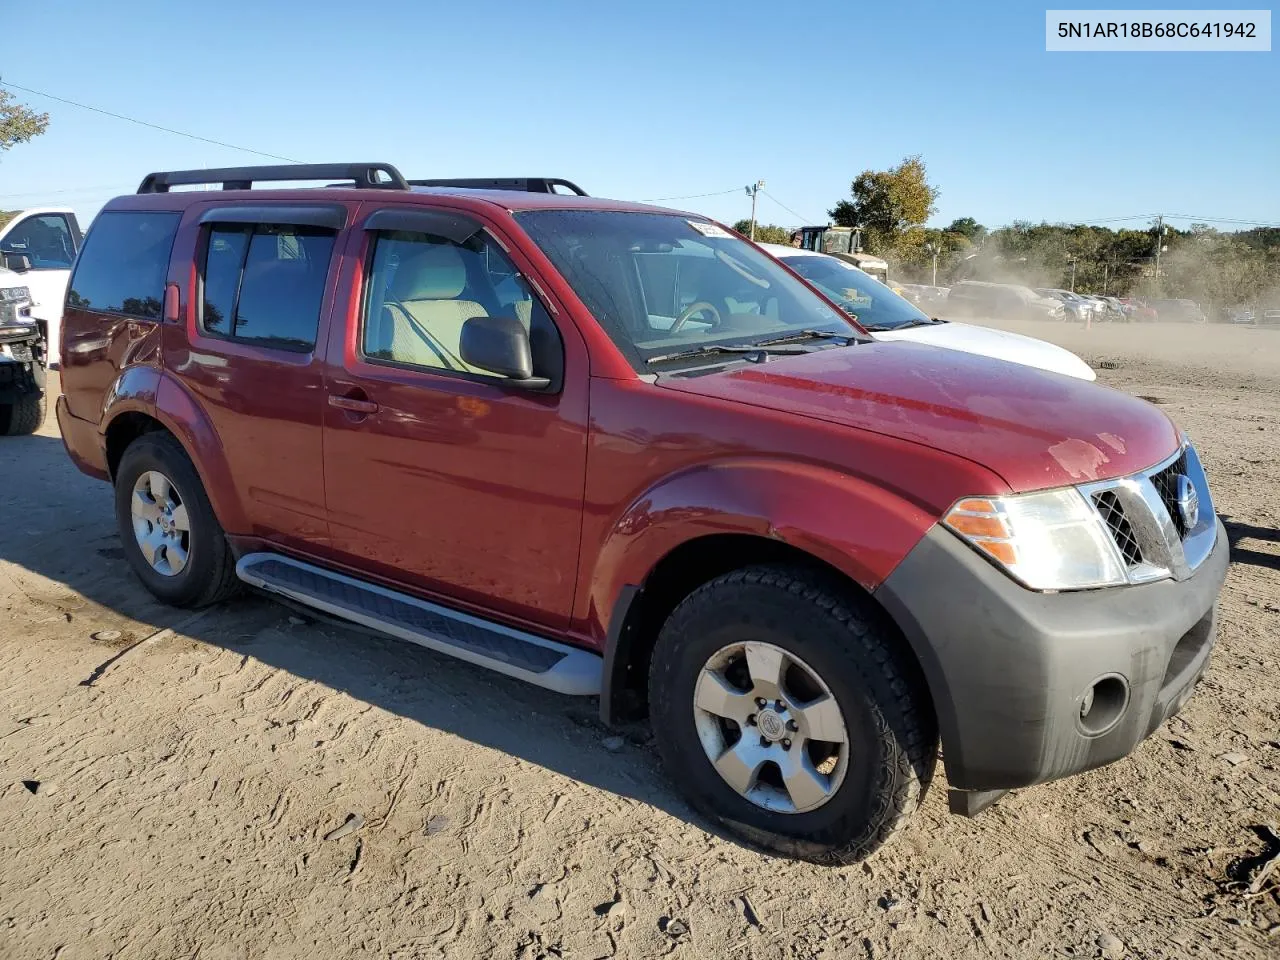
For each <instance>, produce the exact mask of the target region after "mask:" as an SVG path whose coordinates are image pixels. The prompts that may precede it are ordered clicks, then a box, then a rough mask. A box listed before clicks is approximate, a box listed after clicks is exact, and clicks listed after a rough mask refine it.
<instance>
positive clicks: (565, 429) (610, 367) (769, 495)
mask: <svg viewBox="0 0 1280 960" xmlns="http://www.w3.org/2000/svg"><path fill="white" fill-rule="evenodd" d="M212 196H213V199H211V198H210V195H209V194H200V193H172V194H158V195H141V196H131V197H125V198H120V199H118V200H115V201H112V203H111V204H109V205H108V206H107V208H106V209H107V210H108V211H113V210H126V209H131V210H142V209H149V210H175V211H182V212H183V214H184V215H183V219H182V223H181V225H180V227H179V230H178V235H177V239H176V241H175V244H174V248H173V255H172V261H171V263H170V268H169V274H168V277H167V280H168V283H169V284H172V285H173V287H172V289H175V290H176V294H175V293H170V292H168V290H166V295H165V300H166V312H168V313H170V314H171V315H172V314H173V313H174V311H173V310H172V309H169V307H171V306H172V304H170V302H169V301H170V298H172V297H175V296H176V299H177V309H176V315H177V317H178V320H177V321H176V322H167V323H158V322H149V321H135V320H128V319H125V318H121V317H117V316H110V315H103V314H94V313H89V312H86V311H83V310H77V309H69V310H68V311H67V313H66V321H65V323H64V331H65V334H64V346H63V365H64V373H63V389H64V391H65V394H66V396H65V399H64V400H62V401H60V402H59V405H58V416H59V422H60V424H61V425H62V428H63V435H64V438H65V441H66V444H67V447H68V450H69V451H70V453H71V455H72V457H73V459H74V460H75V462H76V463H77V465H78V466H80V468H81V469H83V470H85V471H86V472H88V473H91V474H93V475H95V476H102V475H104V473H105V456H104V453H103V443H104V441H103V437H104V435H105V432H106V430H107V429H108V427H109V426H110V424H111V422H112V420H113V418H115V417H116V416H118V415H120V414H121V413H123V412H127V411H134V412H146V413H149V415H151V416H154V417H155V418H156V419H158V420H159V421H160V422H161V423H162V424H164V425H165V426H166V427H167V428H168V429H169V430H171V431H172V432H173V433H174V435H175V436H177V437H178V439H179V440H180V441H181V442H182V444H183V445H184V447H185V448H186V450H187V451H188V453H189V454H190V455H191V457H192V460H193V461H194V462H195V464H196V466H197V469H198V470H199V471H200V474H201V477H202V478H203V479H204V482H205V485H206V487H207V488H208V492H209V496H210V500H211V502H212V503H213V505H214V509H215V511H216V513H217V514H218V517H219V519H220V521H221V523H222V524H223V526H224V527H225V528H226V530H227V532H228V534H229V535H230V536H231V538H232V541H233V542H234V543H236V544H237V545H238V546H239V547H242V548H253V549H261V548H264V547H267V548H276V549H281V550H285V551H287V552H291V553H295V554H299V555H305V556H309V557H312V558H315V559H317V560H319V561H321V562H325V563H329V564H332V565H334V566H335V567H338V568H341V569H343V570H345V571H347V572H352V573H355V574H357V575H363V576H367V577H369V578H370V579H373V580H376V581H378V582H381V583H384V584H389V585H393V586H398V587H399V588H401V589H405V590H409V591H411V592H415V593H418V594H420V595H424V596H428V597H434V598H437V599H439V598H443V599H445V600H447V601H449V602H452V603H454V604H456V605H458V606H460V607H463V608H465V609H467V610H469V611H472V612H477V613H481V614H485V615H489V616H492V617H495V618H497V619H500V620H504V621H507V622H511V623H516V624H522V625H529V626H532V627H534V628H536V629H539V630H541V631H543V632H545V633H547V634H551V635H557V636H561V637H565V638H568V639H570V640H572V641H575V642H579V643H584V644H588V645H598V644H599V643H601V642H602V640H603V637H604V635H605V631H606V627H607V622H608V618H609V616H610V612H611V610H612V608H613V604H614V601H615V599H616V597H617V596H618V593H619V591H620V589H621V588H622V587H623V586H624V585H626V584H636V583H640V582H642V581H643V580H644V578H645V576H646V575H647V574H648V572H649V571H650V570H651V569H652V568H653V566H654V565H655V564H656V563H658V562H659V561H660V560H661V559H662V558H663V557H664V556H666V555H667V554H668V553H669V552H670V551H671V550H673V549H675V548H676V547H677V546H679V545H680V544H682V543H685V542H687V541H688V540H690V539H691V538H695V537H699V536H703V535H707V534H717V533H726V532H733V533H741V534H747V535H752V536H759V537H769V538H774V539H777V540H781V541H784V542H786V543H788V544H791V545H793V546H795V547H796V548H798V549H801V550H804V551H806V552H808V553H810V554H812V555H814V556H816V557H819V558H821V559H823V560H825V561H826V562H828V563H830V564H832V565H833V566H835V567H837V568H839V569H841V570H843V571H845V572H846V573H847V574H848V575H849V576H850V577H851V578H853V579H854V580H856V581H858V582H859V583H862V584H864V585H865V586H867V587H868V588H874V587H875V586H876V585H877V584H878V583H880V582H881V581H882V580H883V579H884V578H885V577H886V576H887V575H888V574H889V573H890V572H891V571H892V570H893V569H894V567H895V566H896V565H897V563H898V562H899V561H900V560H901V559H902V557H903V556H904V555H905V554H906V553H907V552H908V551H909V550H910V549H911V548H912V546H914V544H915V543H916V542H917V541H918V540H919V538H920V536H921V535H922V534H923V532H924V531H925V530H927V529H928V528H929V527H930V526H931V525H932V524H933V523H934V522H935V521H936V520H937V518H938V517H939V516H940V515H941V514H942V513H943V512H944V511H945V510H946V509H947V507H949V506H950V505H951V504H952V503H953V502H954V501H955V500H957V499H959V498H960V497H962V496H966V495H982V494H999V493H1006V492H1008V491H1009V490H1011V489H1012V490H1019V491H1020V490H1030V489H1037V488H1043V487H1049V486H1056V485H1061V484H1066V483H1071V482H1075V481H1078V480H1080V479H1082V476H1080V474H1082V473H1083V474H1085V475H1089V474H1093V475H1096V476H1097V477H1110V476H1117V475H1121V474H1125V473H1131V472H1134V471H1136V470H1138V469H1141V468H1144V467H1148V466H1150V465H1152V464H1153V463H1156V462H1158V461H1159V460H1161V459H1163V458H1164V457H1165V456H1167V455H1168V454H1170V453H1171V452H1172V451H1173V450H1174V449H1175V447H1176V435H1175V431H1174V428H1173V426H1172V425H1171V424H1170V423H1169V421H1168V419H1167V418H1165V417H1164V416H1163V415H1162V414H1161V413H1159V412H1158V411H1156V410H1155V409H1154V408H1152V407H1150V406H1148V405H1146V404H1144V403H1142V402H1140V401H1137V400H1134V399H1132V398H1128V397H1125V396H1123V395H1121V394H1118V393H1115V392H1113V391H1109V390H1106V389H1104V388H1100V387H1097V386H1095V385H1092V384H1086V383H1084V382H1082V381H1077V380H1073V379H1070V378H1066V377H1058V376H1054V375H1052V374H1047V373H1041V372H1039V371H1035V370H1032V369H1030V368H1027V367H1021V366H1014V365H1011V364H1001V363H996V362H994V361H987V360H984V359H983V358H979V357H974V356H971V355H968V354H963V353H957V352H951V351H944V350H939V349H935V348H929V347H924V346H919V345H914V344H908V343H876V344H867V345H861V346H851V347H847V348H841V349H832V350H824V351H821V352H817V353H813V354H810V355H807V356H803V357H786V358H779V359H776V360H773V361H771V362H768V363H765V364H752V365H744V366H736V367H730V368H728V370H727V372H724V373H719V374H712V375H707V376H701V377H695V378H686V379H677V378H671V377H665V378H662V379H661V380H659V381H658V382H656V383H655V382H652V381H651V380H649V379H645V378H642V377H640V376H638V375H637V374H636V373H635V372H634V370H633V369H632V368H631V366H630V365H629V364H628V363H627V361H626V360H625V358H624V357H623V356H622V355H621V354H620V353H619V351H618V350H617V349H616V348H615V347H614V345H613V343H612V341H611V340H610V339H609V338H608V336H607V335H606V334H605V333H604V331H603V330H602V329H601V328H600V326H599V325H598V324H597V323H596V322H595V320H594V318H592V317H591V316H590V314H589V313H588V312H587V310H586V309H585V307H584V306H583V305H582V303H581V302H580V301H579V300H578V299H577V297H576V296H575V295H574V293H573V291H572V290H571V289H570V288H569V286H568V285H567V284H566V283H565V282H564V280H563V279H562V278H561V277H560V276H559V275H558V274H557V273H556V272H555V270H554V269H553V268H552V267H551V265H550V263H549V262H548V261H547V259H546V258H545V257H544V256H543V255H542V253H541V251H539V250H538V249H537V248H536V247H535V246H534V245H533V244H532V242H531V241H530V240H529V239H528V238H527V237H526V236H525V235H524V233H523V232H522V231H521V230H520V228H519V226H518V224H517V222H516V221H515V219H514V218H513V216H512V212H513V211H517V210H522V209H533V208H538V207H553V206H555V207H563V206H566V205H572V206H582V207H588V208H592V209H628V208H631V207H632V206H634V205H629V204H618V203H614V202H612V201H604V200H582V199H578V198H572V199H570V198H565V197H552V196H546V195H538V194H527V195H526V194H513V193H488V194H486V193H481V192H476V193H469V194H467V195H465V196H454V195H450V194H449V193H448V192H447V191H437V192H430V193H412V194H403V193H393V192H391V191H387V192H377V193H373V192H370V191H355V190H323V191H307V192H306V195H305V199H306V200H308V201H310V200H316V201H325V202H339V203H342V204H344V205H345V206H346V207H347V210H348V223H349V224H350V225H349V226H348V227H347V229H346V230H345V231H344V232H343V234H342V235H340V236H339V238H338V241H337V244H336V246H335V255H334V259H333V264H332V266H331V269H330V274H329V278H328V281H327V286H326V290H325V298H324V304H325V308H324V311H323V315H322V318H321V324H320V329H319V334H318V340H317V345H316V349H315V351H314V352H313V353H309V354H297V353H286V352H282V351H276V350H266V349H260V348H257V347H253V346H249V345H246V344H241V343H232V342H229V341H226V340H222V339H219V338H214V337H210V336H208V335H206V334H204V333H203V332H202V331H201V330H199V329H198V327H197V324H196V306H195V302H194V290H195V283H196V260H197V256H198V247H199V239H200V229H201V228H200V226H199V224H198V220H199V216H200V214H201V212H202V211H203V210H205V209H207V208H208V207H209V206H210V205H211V204H214V203H219V202H225V201H227V200H241V201H243V200H244V199H245V198H246V195H245V194H241V193H235V192H227V193H221V194H215V195H212ZM251 198H252V201H253V203H255V204H269V203H272V202H285V203H290V204H297V203H298V202H299V193H298V192H297V191H271V190H263V191H257V190H255V191H253V192H252V195H251ZM394 205H410V206H430V207H437V208H447V209H450V210H455V211H460V212H465V213H467V214H468V215H469V216H471V217H473V218H475V219H477V220H479V221H481V222H482V223H484V224H485V225H486V227H487V229H488V230H489V232H490V233H491V234H492V235H494V236H495V237H497V238H498V239H499V241H500V242H501V243H502V245H503V246H504V247H506V248H507V249H508V251H509V253H510V256H511V258H512V259H513V260H514V261H515V263H516V264H517V266H518V267H519V268H520V270H521V272H522V273H523V274H524V275H525V276H526V277H527V278H528V279H529V280H530V281H531V283H532V284H533V285H534V286H535V287H536V289H537V290H538V291H539V292H540V293H541V294H542V296H543V298H544V300H545V301H546V305H547V307H548V309H549V310H550V312H551V315H552V318H553V319H554V320H555V322H556V324H557V326H558V327H559V330H560V333H561V336H562V338H563V341H564V349H565V375H564V387H563V390H562V391H561V392H560V393H559V394H557V395H547V394H537V393H530V392H523V391H519V390H515V389H510V388H506V387H503V386H500V385H498V384H496V383H493V382H482V381H473V380H466V379H462V378H458V377H452V376H445V375H439V374H436V373H431V372H426V371H422V370H413V369H409V368H405V367H397V366H391V365H386V364H377V363H371V362H369V361H366V360H364V359H363V358H362V357H361V356H360V354H359V351H358V350H357V329H358V327H357V323H358V316H359V313H360V310H361V303H362V289H361V284H362V280H363V265H364V262H365V258H366V254H367V235H366V233H365V231H364V230H363V229H362V224H363V218H364V217H366V216H367V215H368V214H369V213H370V212H372V211H374V210H376V209H382V208H384V207H387V206H394ZM637 209H644V210H647V211H652V210H653V208H651V207H639V208H637ZM1089 478H1090V479H1092V478H1093V477H1092V476H1090V477H1089Z"/></svg>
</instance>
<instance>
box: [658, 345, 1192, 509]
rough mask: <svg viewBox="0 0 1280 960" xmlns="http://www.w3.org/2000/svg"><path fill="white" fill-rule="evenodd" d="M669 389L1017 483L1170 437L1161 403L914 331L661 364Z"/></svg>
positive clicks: (1034, 482)
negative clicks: (814, 423)
mask: <svg viewBox="0 0 1280 960" xmlns="http://www.w3.org/2000/svg"><path fill="white" fill-rule="evenodd" d="M659 383H660V384H661V385H662V386H664V387H666V388H668V389H672V390H680V391H684V392H687V393H693V394H699V395H702V396H706V397H713V398H718V399H722V400H729V401H733V402H735V403H745V404H752V405H755V406H759V407H767V408H770V409H773V410H777V411H780V412H783V413H791V414H795V415H798V416H805V417H813V418H814V419H818V420H826V421H829V422H831V423H838V424H842V425H844V426H848V427H852V428H855V429H858V430H867V431H872V432H875V433H880V434H885V435H887V436H892V437H898V438H901V439H903V440H911V441H914V442H916V443H920V444H924V445H926V446H929V447H932V448H934V449H936V450H942V451H944V452H947V453H951V454H954V455H956V456H960V457H965V458H966V459H968V460H971V461H974V462H975V463H978V464H981V465H982V466H984V467H986V468H987V469H989V470H991V471H993V472H995V473H996V474H998V475H999V476H1000V477H1001V478H1002V479H1003V480H1004V481H1005V482H1006V483H1007V484H1008V485H1009V487H1010V489H1012V490H1014V491H1018V492H1021V491H1025V490H1040V489H1044V488H1047V487H1058V486H1065V485H1067V484H1073V483H1085V482H1090V481H1094V480H1106V479H1110V478H1112V477H1120V476H1126V475H1128V474H1131V473H1136V472H1138V471H1139V470H1143V469H1145V468H1147V467H1150V466H1152V465H1153V464H1156V463H1158V462H1160V461H1161V460H1163V459H1165V458H1166V457H1168V456H1169V455H1171V454H1172V453H1173V452H1174V451H1176V450H1177V448H1178V432H1177V430H1176V429H1175V428H1174V426H1173V424H1172V423H1171V422H1170V421H1169V418H1168V417H1166V416H1165V415H1164V414H1163V413H1161V412H1160V411H1159V410H1157V409H1156V408H1155V407H1153V406H1152V405H1151V404H1149V403H1147V402H1146V401H1145V400H1139V399H1137V398H1136V397H1131V396H1129V395H1128V394H1124V393H1119V392H1118V391H1115V390H1111V389H1109V388H1107V387H1101V386H1098V385H1097V384H1093V383H1087V382H1085V381H1083V380H1079V379H1075V378H1073V377H1064V376H1060V375H1058V374H1054V373H1047V372H1045V371H1042V370H1038V369H1035V368H1033V367H1028V366H1024V365H1020V364H1012V363H1004V362H1002V361H999V360H992V359H990V358H988V357H980V356H977V355H974V354H971V353H964V352H961V351H959V350H946V349H941V348H938V347H934V346H929V345H926V344H921V343H911V342H909V341H901V342H897V343H885V342H877V343H864V344H861V345H857V346H849V347H836V348H828V349H823V350H816V351H814V352H813V353H808V354H803V355H800V356H788V357H780V358H776V359H773V360H770V361H769V362H767V363H761V364H739V365H735V366H732V367H730V368H728V369H726V370H724V371H723V372H720V373H713V374H704V375H702V376H691V377H678V376H675V377H673V376H666V377H662V378H661V379H660V380H659Z"/></svg>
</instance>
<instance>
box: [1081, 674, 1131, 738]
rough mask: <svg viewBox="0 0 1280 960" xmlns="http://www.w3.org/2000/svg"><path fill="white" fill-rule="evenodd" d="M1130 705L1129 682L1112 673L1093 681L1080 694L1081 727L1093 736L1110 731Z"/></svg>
mask: <svg viewBox="0 0 1280 960" xmlns="http://www.w3.org/2000/svg"><path fill="white" fill-rule="evenodd" d="M1128 705H1129V684H1128V683H1126V682H1125V679H1124V677H1122V676H1120V675H1118V674H1114V673H1113V674H1110V675H1108V676H1105V677H1099V678H1098V679H1097V680H1095V681H1093V683H1091V684H1090V685H1089V686H1088V687H1087V688H1086V689H1085V691H1084V693H1083V694H1081V696H1080V714H1079V718H1080V728H1081V729H1082V730H1083V731H1084V732H1085V733H1087V734H1088V735H1089V736H1091V737H1097V736H1101V735H1102V734H1104V733H1106V732H1107V731H1109V730H1110V729H1111V728H1112V727H1114V726H1115V725H1116V724H1117V723H1119V722H1120V717H1121V716H1122V715H1123V714H1124V711H1125V707H1127V706H1128Z"/></svg>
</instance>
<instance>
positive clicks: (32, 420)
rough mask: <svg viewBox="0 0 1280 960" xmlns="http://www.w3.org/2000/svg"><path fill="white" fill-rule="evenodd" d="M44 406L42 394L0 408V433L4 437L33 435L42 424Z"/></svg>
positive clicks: (26, 397) (28, 396) (32, 395)
mask: <svg viewBox="0 0 1280 960" xmlns="http://www.w3.org/2000/svg"><path fill="white" fill-rule="evenodd" d="M45 404H46V400H45V395H44V393H33V394H28V395H27V396H25V397H19V398H18V399H17V400H15V401H14V402H13V403H10V404H6V405H5V406H3V407H0V433H3V434H4V435H5V436H6V437H25V436H27V435H28V434H32V433H35V432H36V431H37V430H39V429H40V426H41V424H43V423H44V415H45Z"/></svg>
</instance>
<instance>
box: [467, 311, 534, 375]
mask: <svg viewBox="0 0 1280 960" xmlns="http://www.w3.org/2000/svg"><path fill="white" fill-rule="evenodd" d="M458 349H459V351H460V352H461V354H462V359H463V361H464V362H465V363H468V364H470V365H471V366H473V367H479V368H480V369H481V370H487V371H489V372H490V373H496V374H498V375H499V376H501V377H506V378H507V380H508V382H509V383H510V384H511V385H512V386H516V387H523V388H524V389H526V390H545V389H546V388H547V387H549V386H550V385H551V381H550V380H549V379H547V378H546V377H535V376H534V375H533V353H532V351H531V349H530V347H529V332H528V331H527V330H525V328H524V324H522V323H521V322H520V321H519V320H517V319H516V318H515V317H472V318H471V319H470V320H468V321H467V322H466V323H464V324H463V325H462V336H461V337H460V338H459V344H458Z"/></svg>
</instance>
